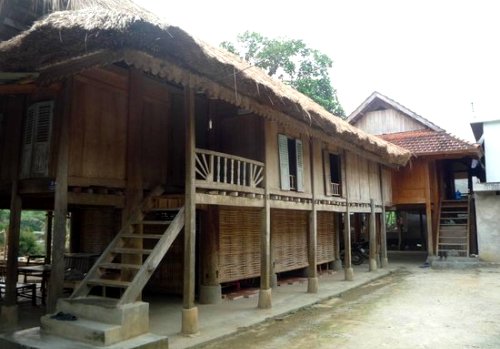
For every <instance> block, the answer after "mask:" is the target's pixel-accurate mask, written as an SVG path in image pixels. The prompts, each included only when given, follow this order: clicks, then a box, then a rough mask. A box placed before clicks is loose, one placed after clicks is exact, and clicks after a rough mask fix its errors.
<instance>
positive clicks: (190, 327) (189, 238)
mask: <svg viewBox="0 0 500 349" xmlns="http://www.w3.org/2000/svg"><path fill="white" fill-rule="evenodd" d="M184 106H185V122H186V180H185V185H186V193H185V195H186V196H185V225H184V292H183V302H182V307H183V309H182V333H183V334H185V335H190V334H194V333H197V332H198V308H197V307H196V306H195V304H194V292H195V252H196V251H195V250H196V248H195V246H196V240H195V239H196V187H195V172H194V171H195V154H194V152H195V147H196V132H195V94H194V90H193V89H192V88H189V87H185V88H184Z"/></svg>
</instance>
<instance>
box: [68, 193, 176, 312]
mask: <svg viewBox="0 0 500 349" xmlns="http://www.w3.org/2000/svg"><path fill="white" fill-rule="evenodd" d="M163 191H164V190H163V188H162V187H156V188H155V189H153V191H152V192H151V193H150V194H149V195H148V197H146V198H145V199H144V201H143V202H142V203H141V204H140V205H139V206H138V207H137V208H136V209H135V210H134V211H133V212H132V214H131V215H130V218H129V219H128V221H127V223H126V224H124V226H123V227H122V229H121V230H120V231H119V232H118V234H117V235H116V236H115V238H114V239H113V241H111V243H110V244H109V246H108V247H107V248H106V250H105V251H104V252H103V253H102V255H101V256H100V257H99V259H98V260H97V261H96V262H95V264H94V266H93V267H92V268H91V269H90V271H89V272H88V273H87V275H86V276H85V278H84V279H83V280H82V282H80V284H79V285H78V286H77V287H76V288H75V290H74V291H73V293H72V294H71V296H70V297H69V298H70V299H75V298H82V297H87V296H89V294H91V292H92V293H93V294H95V292H94V291H93V290H94V289H95V288H101V294H102V295H104V296H105V297H106V296H107V292H106V291H110V290H109V289H115V294H116V293H118V299H117V303H116V305H122V304H127V303H132V302H135V301H136V300H137V298H138V297H139V295H140V293H141V292H142V289H143V288H144V286H145V285H146V283H147V282H148V280H149V278H150V277H151V275H152V274H153V272H154V271H155V269H156V267H157V266H158V264H160V262H161V260H162V259H163V257H164V256H165V254H166V253H167V251H168V249H169V248H170V246H171V245H172V243H173V242H174V240H175V238H176V237H177V236H178V235H179V233H180V231H181V230H182V228H183V227H184V207H181V208H178V209H158V208H153V207H152V206H153V198H154V197H157V196H160V195H161V194H163ZM148 228H149V229H151V228H152V229H153V230H154V233H149V232H146V230H148ZM158 231H160V233H158ZM138 242H139V243H138ZM138 246H141V247H138ZM145 246H146V248H145ZM124 256H138V257H135V258H136V259H140V260H142V261H143V262H142V264H135V263H129V262H126V261H124V259H126V258H124ZM146 256H147V257H146ZM116 289H117V290H116ZM114 298H117V297H114Z"/></svg>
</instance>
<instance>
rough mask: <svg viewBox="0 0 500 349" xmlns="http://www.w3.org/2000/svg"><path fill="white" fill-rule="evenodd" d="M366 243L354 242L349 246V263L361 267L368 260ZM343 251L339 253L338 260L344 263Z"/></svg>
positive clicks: (367, 245) (367, 243)
mask: <svg viewBox="0 0 500 349" xmlns="http://www.w3.org/2000/svg"><path fill="white" fill-rule="evenodd" d="M369 245H370V243H369V242H368V241H359V242H354V243H352V245H351V263H352V264H354V265H361V264H363V262H364V261H365V259H366V260H368V259H369V258H370V254H369V251H368V249H369ZM344 256H345V252H344V250H342V251H340V260H341V261H342V263H344V260H345V259H344Z"/></svg>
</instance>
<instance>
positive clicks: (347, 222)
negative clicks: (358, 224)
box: [344, 151, 354, 281]
mask: <svg viewBox="0 0 500 349" xmlns="http://www.w3.org/2000/svg"><path fill="white" fill-rule="evenodd" d="M344 166H345V169H346V175H345V176H344V182H345V216H344V273H345V280H346V281H352V280H353V279H354V270H353V269H352V264H351V213H350V209H349V185H348V184H349V181H348V180H347V156H346V152H345V151H344Z"/></svg>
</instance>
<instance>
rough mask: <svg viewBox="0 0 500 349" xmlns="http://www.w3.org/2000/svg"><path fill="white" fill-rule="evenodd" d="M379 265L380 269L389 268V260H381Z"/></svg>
mask: <svg viewBox="0 0 500 349" xmlns="http://www.w3.org/2000/svg"><path fill="white" fill-rule="evenodd" d="M381 265H382V268H387V267H388V266H389V260H388V259H387V257H385V258H382V261H381Z"/></svg>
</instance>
